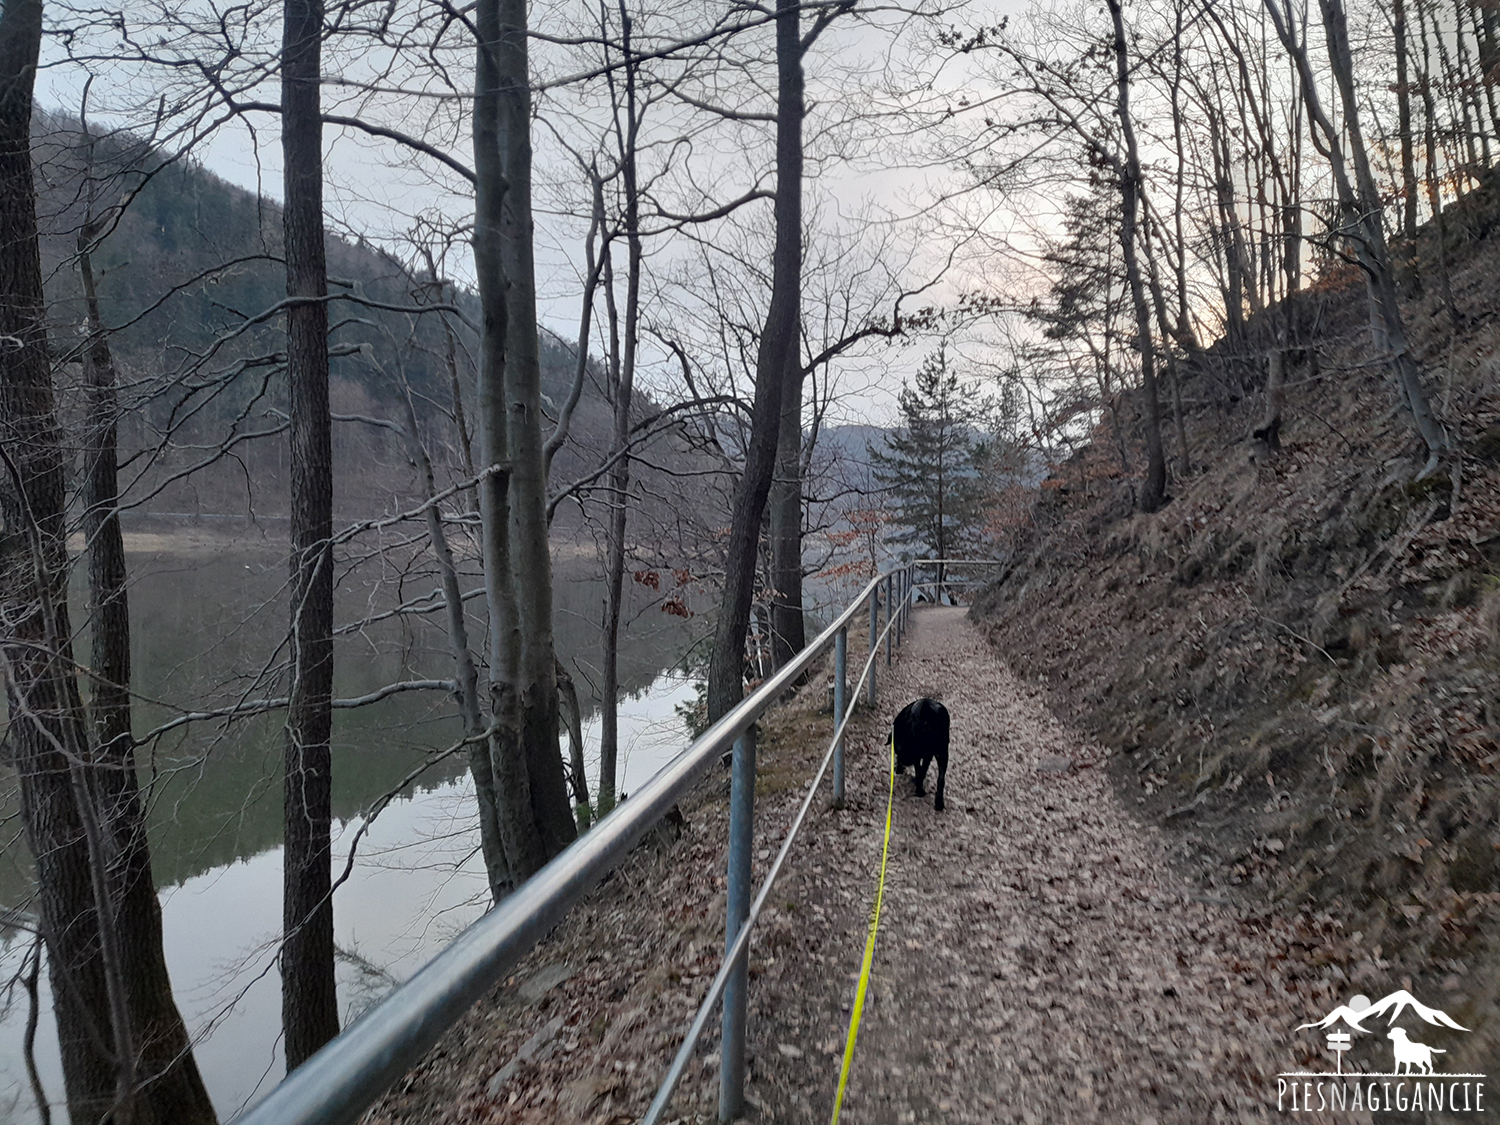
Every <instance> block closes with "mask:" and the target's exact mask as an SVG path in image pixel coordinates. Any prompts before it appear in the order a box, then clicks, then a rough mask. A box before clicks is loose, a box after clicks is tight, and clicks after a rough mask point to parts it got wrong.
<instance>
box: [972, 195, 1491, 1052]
mask: <svg viewBox="0 0 1500 1125" xmlns="http://www.w3.org/2000/svg"><path fill="white" fill-rule="evenodd" d="M1444 219H1445V221H1446V237H1447V240H1448V241H1447V246H1446V252H1447V255H1448V263H1449V265H1450V267H1451V269H1452V284H1451V292H1452V294H1453V298H1454V300H1455V302H1456V304H1457V306H1458V314H1459V317H1460V321H1459V323H1460V325H1461V327H1460V328H1459V330H1458V331H1457V332H1455V331H1453V328H1452V321H1450V319H1449V317H1448V315H1447V309H1446V307H1445V305H1444V298H1443V296H1442V295H1441V294H1439V293H1437V292H1435V291H1434V290H1435V289H1436V286H1435V285H1433V284H1432V281H1431V279H1432V276H1433V273H1434V266H1435V261H1434V259H1435V255H1434V254H1433V253H1432V250H1431V248H1432V247H1433V245H1434V239H1433V235H1434V231H1433V230H1432V228H1431V227H1430V226H1429V227H1424V228H1423V229H1422V230H1421V232H1420V252H1419V247H1418V245H1414V244H1413V243H1411V242H1405V243H1397V244H1396V246H1395V247H1394V248H1393V249H1394V250H1395V252H1396V253H1398V254H1401V255H1404V257H1405V261H1406V262H1407V266H1406V269H1405V273H1404V285H1403V287H1402V299H1403V306H1404V308H1405V310H1406V311H1407V314H1408V315H1409V317H1410V321H1409V323H1410V325H1411V334H1412V340H1413V344H1414V347H1415V348H1416V350H1417V352H1418V353H1419V354H1420V355H1421V357H1422V361H1423V363H1424V364H1425V365H1426V366H1427V368H1428V370H1429V371H1431V372H1432V373H1433V381H1434V387H1435V391H1436V393H1437V394H1438V395H1440V397H1441V402H1442V404H1443V412H1444V416H1445V417H1446V418H1447V419H1448V420H1449V425H1450V427H1451V433H1452V438H1453V443H1454V449H1455V457H1454V460H1453V463H1452V466H1451V470H1448V471H1444V472H1442V473H1438V474H1434V475H1432V476H1429V477H1427V478H1426V479H1420V480H1414V479H1413V477H1414V473H1413V469H1412V465H1413V458H1414V455H1417V454H1419V452H1420V451H1419V450H1418V449H1417V448H1415V443H1414V438H1413V435H1412V432H1411V430H1410V428H1409V427H1408V425H1407V424H1406V423H1405V421H1404V420H1403V418H1402V416H1401V413H1400V412H1399V411H1398V410H1397V408H1396V407H1395V406H1394V405H1393V401H1392V397H1391V394H1390V391H1389V387H1390V375H1389V373H1388V370H1387V368H1386V367H1385V365H1384V364H1383V363H1382V362H1381V356H1380V354H1379V352H1378V351H1376V350H1375V349H1373V348H1372V346H1371V343H1370V336H1369V333H1368V320H1367V317H1368V312H1367V309H1368V298H1367V294H1366V291H1365V286H1364V284H1363V281H1362V280H1361V277H1360V275H1359V273H1358V272H1357V271H1355V270H1353V269H1351V268H1348V267H1336V268H1331V269H1328V270H1326V271H1325V272H1324V273H1323V275H1322V276H1321V277H1319V278H1318V279H1317V280H1316V281H1314V282H1313V284H1311V285H1310V286H1309V287H1308V288H1307V290H1306V291H1304V292H1302V293H1299V294H1298V295H1297V296H1296V297H1294V298H1292V299H1290V300H1289V301H1287V302H1285V303H1284V304H1283V305H1278V306H1274V307H1272V308H1268V309H1267V310H1265V312H1264V313H1262V314H1260V315H1259V316H1256V317H1252V318H1250V319H1249V321H1248V322H1247V323H1246V324H1245V326H1244V329H1243V332H1242V333H1238V334H1236V335H1233V336H1226V337H1224V338H1222V339H1220V340H1218V341H1216V342H1215V343H1214V344H1213V345H1212V346H1211V347H1209V348H1208V349H1207V350H1206V355H1205V357H1204V361H1203V363H1202V364H1200V365H1195V366H1192V367H1188V368H1186V369H1185V370H1184V374H1183V384H1182V396H1183V403H1184V406H1185V419H1184V420H1185V423H1186V429H1187V437H1188V443H1189V448H1190V449H1191V451H1192V461H1193V466H1192V473H1191V475H1189V476H1187V477H1185V478H1183V479H1180V480H1178V481H1177V482H1175V483H1174V484H1173V486H1172V487H1171V489H1170V491H1169V495H1170V500H1169V502H1168V503H1167V505H1166V506H1165V507H1164V508H1163V510H1162V511H1161V512H1159V513H1157V514H1156V515H1152V516H1143V515H1140V514H1137V512H1136V511H1135V503H1134V495H1135V491H1136V489H1137V488H1138V486H1139V485H1138V480H1137V479H1136V478H1135V476H1134V474H1133V472H1130V471H1127V469H1126V468H1124V467H1122V464H1121V457H1122V450H1125V451H1127V453H1126V455H1127V456H1128V457H1129V458H1130V460H1129V462H1128V464H1129V465H1130V466H1132V467H1133V466H1135V465H1138V464H1139V457H1140V452H1141V444H1140V440H1139V430H1138V428H1137V425H1136V423H1137V422H1138V414H1136V413H1135V412H1136V410H1137V409H1138V406H1139V402H1138V400H1136V399H1133V398H1132V399H1129V400H1128V401H1127V402H1126V404H1125V406H1124V409H1123V411H1122V413H1121V415H1119V418H1120V422H1119V423H1118V424H1113V423H1111V422H1109V421H1106V422H1105V423H1104V424H1102V425H1100V426H1099V427H1098V428H1097V429H1095V430H1094V431H1093V434H1092V435H1091V440H1090V441H1089V442H1088V443H1087V444H1085V445H1083V446H1082V447H1081V448H1080V449H1078V451H1077V452H1076V453H1075V454H1074V455H1073V456H1072V457H1071V458H1070V459H1069V460H1067V461H1066V462H1065V463H1063V464H1060V465H1059V466H1057V468H1056V469H1055V471H1054V473H1053V475H1052V476H1051V477H1049V479H1047V480H1046V481H1045V482H1044V483H1043V485H1042V498H1041V500H1040V501H1039V502H1038V504H1037V505H1036V507H1035V509H1034V512H1033V514H1032V516H1033V518H1032V519H1031V520H1030V521H1029V522H1027V523H1026V524H1025V526H1023V527H1021V528H1018V529H1016V530H1015V532H1014V535H1015V539H1014V547H1013V552H1012V555H1011V560H1010V562H1009V564H1008V565H1007V566H1006V568H1005V570H1004V573H1003V577H1001V578H1000V579H999V580H998V581H997V582H996V583H995V584H994V585H992V586H991V587H989V588H988V589H987V590H986V591H985V593H984V594H983V596H982V597H981V598H980V600H979V601H978V602H977V603H976V605H975V607H974V609H973V615H974V616H975V617H976V618H977V619H979V620H980V621H982V622H983V623H984V624H985V625H986V627H987V628H988V629H989V631H990V636H991V638H992V640H993V642H994V644H995V645H996V646H997V648H998V649H999V651H1000V652H1001V653H1002V654H1003V655H1004V656H1005V657H1006V659H1007V660H1009V661H1011V662H1012V665H1013V666H1015V667H1027V668H1030V669H1032V670H1033V672H1034V674H1035V675H1036V676H1037V677H1038V678H1039V679H1040V681H1041V682H1042V683H1043V684H1044V685H1045V687H1046V690H1047V693H1048V698H1049V699H1050V700H1051V702H1052V704H1053V706H1054V707H1055V708H1057V709H1058V710H1059V711H1060V712H1062V713H1064V714H1066V715H1069V716H1071V717H1074V718H1075V719H1077V720H1078V721H1080V722H1081V723H1083V724H1084V725H1085V726H1086V728H1087V729H1089V730H1090V731H1092V732H1094V733H1096V734H1097V735H1098V736H1099V737H1100V738H1101V739H1102V740H1103V741H1104V742H1105V744H1106V745H1108V746H1109V747H1111V748H1112V749H1113V750H1114V751H1115V754H1114V756H1113V758H1112V759H1111V761H1110V769H1111V771H1112V773H1113V776H1114V778H1115V781H1116V784H1117V787H1118V789H1119V791H1120V792H1121V793H1122V795H1123V797H1124V799H1125V801H1126V803H1127V805H1134V806H1137V807H1138V808H1139V809H1140V811H1141V814H1142V815H1143V816H1147V817H1150V818H1151V819H1154V820H1157V821H1159V822H1161V823H1163V824H1164V825H1166V826H1167V827H1168V828H1169V829H1170V830H1171V831H1172V832H1173V834H1174V836H1175V837H1176V839H1177V840H1178V842H1179V845H1180V853H1179V854H1180V857H1181V858H1182V859H1183V860H1184V861H1185V863H1186V864H1187V866H1188V867H1189V868H1190V870H1192V871H1193V872H1194V877H1195V878H1196V879H1198V880H1199V881H1201V883H1202V885H1203V886H1204V887H1206V888H1208V889H1209V890H1210V893H1213V894H1220V895H1234V896H1246V897H1248V898H1250V899H1251V900H1253V901H1256V902H1272V903H1276V904H1278V906H1279V907H1280V908H1282V909H1284V910H1287V911H1289V912H1292V913H1298V912H1305V913H1306V914H1307V915H1308V916H1309V917H1310V918H1311V919H1313V920H1314V923H1313V926H1312V929H1311V933H1312V934H1314V935H1315V937H1314V938H1313V939H1310V940H1312V941H1313V942H1314V948H1311V949H1310V950H1309V952H1310V953H1311V954H1312V955H1313V957H1314V959H1315V960H1316V961H1317V962H1318V963H1320V964H1322V965H1324V966H1326V968H1325V969H1324V970H1323V971H1333V972H1336V973H1338V974H1340V975H1341V978H1342V979H1344V980H1347V982H1348V985H1349V986H1350V987H1351V988H1353V989H1378V988H1380V987H1381V983H1380V982H1381V981H1383V980H1384V979H1386V978H1387V977H1391V976H1398V977H1399V976H1406V977H1410V978H1411V979H1413V980H1414V981H1416V982H1417V984H1416V985H1415V986H1414V987H1418V988H1420V989H1423V990H1425V992H1424V994H1425V995H1433V996H1438V997H1441V999H1442V1002H1443V1003H1444V1006H1445V1007H1446V1008H1447V1009H1448V1010H1449V1011H1451V1012H1453V1013H1455V1015H1456V1017H1457V1018H1458V1019H1459V1020H1460V1021H1461V1022H1463V1023H1464V1025H1465V1026H1468V1027H1477V1028H1482V1029H1483V1030H1484V1032H1485V1034H1484V1035H1483V1036H1474V1037H1470V1038H1469V1039H1467V1040H1466V1041H1465V1043H1464V1044H1463V1050H1464V1054H1463V1055H1462V1057H1461V1058H1460V1059H1458V1060H1456V1061H1457V1062H1460V1063H1464V1064H1466V1065H1467V1068H1469V1069H1474V1068H1478V1069H1483V1066H1484V1065H1485V1064H1486V1063H1487V1062H1489V1061H1490V1060H1492V1059H1493V1058H1494V1057H1495V1052H1496V1045H1497V1042H1500V1024H1497V1022H1496V1019H1495V1015H1494V1013H1495V1010H1496V1007H1495V1006H1496V1000H1497V997H1500V944H1497V942H1496V934H1497V933H1500V929H1497V922H1500V785H1497V772H1496V771H1497V767H1500V578H1497V575H1500V327H1497V324H1496V321H1495V311H1496V309H1495V290H1494V278H1495V276H1496V273H1497V271H1500V237H1497V235H1500V178H1497V177H1496V176H1495V175H1494V174H1493V173H1490V174H1489V175H1488V176H1487V177H1486V179H1485V180H1484V182H1483V183H1482V185H1480V186H1479V187H1477V188H1476V189H1475V190H1474V191H1472V192H1471V193H1470V194H1469V195H1467V196H1466V198H1465V199H1464V200H1463V202H1462V203H1461V204H1457V205H1452V206H1450V207H1449V208H1448V209H1447V211H1446V212H1445V215H1444ZM1424 281H1425V282H1426V284H1423V283H1422V282H1424ZM1283 317H1288V318H1289V319H1290V320H1291V321H1292V322H1293V323H1295V324H1296V325H1298V328H1297V330H1296V335H1295V337H1294V339H1293V341H1292V342H1293V346H1294V347H1296V348H1298V349H1300V362H1299V363H1298V364H1297V366H1296V368H1295V369H1294V373H1293V374H1292V375H1291V376H1290V377H1289V378H1288V380H1287V385H1286V400H1285V412H1284V420H1283V425H1282V430H1281V451H1280V453H1279V455H1276V456H1271V455H1269V454H1268V453H1267V451H1266V449H1265V448H1264V446H1263V445H1261V444H1259V443H1258V442H1257V440H1256V437H1255V435H1254V434H1253V431H1254V430H1255V429H1256V428H1257V426H1258V425H1259V422H1260V419H1261V417H1262V414H1263V410H1264V404H1263V399H1262V396H1261V395H1260V393H1259V391H1260V385H1261V383H1262V381H1263V379H1264V373H1263V368H1262V367H1261V366H1260V364H1259V363H1258V362H1256V353H1257V352H1258V351H1259V350H1260V349H1263V348H1265V347H1267V346H1268V345H1269V343H1270V341H1271V340H1272V339H1273V335H1274V332H1275V327H1276V325H1277V323H1278V322H1279V321H1280V320H1281V318H1283ZM1417 459H1418V460H1420V457H1417Z"/></svg>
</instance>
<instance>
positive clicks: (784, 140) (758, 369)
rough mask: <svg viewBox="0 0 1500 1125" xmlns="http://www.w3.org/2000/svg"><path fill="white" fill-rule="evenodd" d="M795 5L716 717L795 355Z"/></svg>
mask: <svg viewBox="0 0 1500 1125" xmlns="http://www.w3.org/2000/svg"><path fill="white" fill-rule="evenodd" d="M800 27H801V9H800V8H799V7H798V6H797V5H796V4H788V5H786V6H785V7H783V8H781V9H780V10H779V11H778V12H777V13H776V74H777V85H776V96H777V103H776V249H775V251H774V254H773V258H772V274H771V305H770V308H769V309H767V310H766V322H765V325H764V326H763V327H762V329H761V333H760V345H759V348H758V350H757V352H756V356H755V398H754V402H753V404H752V407H751V412H752V416H751V429H750V444H749V447H748V449H747V450H746V452H745V471H744V474H743V475H742V476H741V477H740V482H739V487H738V488H736V490H735V499H734V511H733V512H732V513H731V516H730V525H729V546H728V550H727V552H726V555H725V560H724V600H723V604H722V605H721V607H720V609H719V621H718V625H717V627H716V628H715V630H714V644H713V652H712V655H711V657H710V660H709V668H708V717H709V720H710V721H711V722H712V721H716V720H718V719H719V718H720V717H721V716H723V715H724V713H725V712H727V711H728V710H729V709H730V708H731V707H733V706H734V705H735V704H737V703H739V701H740V699H741V698H742V697H743V695H744V691H745V632H746V630H747V629H748V628H749V626H750V602H751V599H752V597H753V595H754V591H755V565H756V554H757V552H756V544H757V542H758V541H759V538H760V525H761V519H762V517H763V516H764V514H765V509H766V497H767V495H768V494H769V492H770V490H771V478H772V476H773V475H774V473H775V470H776V444H777V436H778V433H779V431H780V428H781V405H782V395H783V389H784V388H785V386H786V373H787V368H788V367H789V366H790V365H792V364H794V363H795V362H796V355H797V309H798V305H799V302H800V288H801V276H802V114H803V108H802V44H801V42H800V40H799V31H800Z"/></svg>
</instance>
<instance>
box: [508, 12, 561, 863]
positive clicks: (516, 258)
mask: <svg viewBox="0 0 1500 1125" xmlns="http://www.w3.org/2000/svg"><path fill="white" fill-rule="evenodd" d="M500 8H501V22H502V32H501V37H500V47H499V55H500V65H501V69H502V81H501V85H500V90H501V97H500V104H501V129H500V135H501V158H502V160H503V161H504V175H505V179H506V182H507V184H508V185H509V187H508V190H507V191H506V193H505V198H504V206H503V208H502V210H501V223H502V232H503V237H502V242H501V247H502V250H501V253H502V260H503V268H504V269H505V274H506V282H507V284H506V300H507V302H508V303H509V305H510V311H509V314H508V317H507V327H508V332H509V337H508V339H507V341H506V355H505V395H506V399H507V406H508V412H509V421H510V454H511V475H510V488H511V508H510V535H511V544H512V551H513V556H512V557H513V560H514V564H515V585H516V602H517V606H518V608H519V610H520V624H521V679H520V682H519V684H518V687H519V691H520V697H521V737H522V745H523V746H524V747H525V751H526V767H527V773H528V775H529V777H530V779H531V808H532V815H533V817H534V818H535V819H536V824H537V829H538V831H539V832H540V834H541V838H542V842H543V847H544V849H545V853H546V856H547V858H549V859H550V858H551V857H552V856H554V855H556V854H557V853H558V852H560V851H562V850H563V848H565V847H567V846H568V845H569V844H571V843H572V842H573V840H574V838H575V837H576V835H577V831H576V829H575V827H574V823H573V809H572V806H571V805H570V803H569V801H568V791H567V781H566V778H565V776H564V773H563V762H562V750H561V745H560V743H559V740H558V733H559V732H558V698H557V653H556V646H555V644H554V642H553V632H552V554H551V552H550V550H549V549H548V543H547V468H546V457H545V453H544V449H543V437H542V422H543V417H542V366H541V349H540V345H539V342H538V337H537V323H536V278H535V267H534V263H533V257H532V219H531V87H530V76H529V72H528V64H527V44H526V15H527V5H526V0H502V3H501V5H500Z"/></svg>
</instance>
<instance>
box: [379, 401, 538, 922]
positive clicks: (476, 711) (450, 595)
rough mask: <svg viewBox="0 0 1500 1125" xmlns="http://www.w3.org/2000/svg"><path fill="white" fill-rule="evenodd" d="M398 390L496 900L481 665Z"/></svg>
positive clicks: (496, 847) (501, 869)
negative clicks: (423, 505)
mask: <svg viewBox="0 0 1500 1125" xmlns="http://www.w3.org/2000/svg"><path fill="white" fill-rule="evenodd" d="M398 390H399V391H400V392H401V401H402V403H403V405H404V406H405V408H406V431H407V448H408V451H409V452H410V455H411V459H412V461H413V463H414V464H416V466H417V468H418V470H419V471H420V472H421V474H422V485H423V489H424V494H423V499H424V500H426V501H427V502H428V504H427V538H428V539H430V540H431V541H432V553H433V555H434V556H435V558H436V559H437V564H438V573H439V574H440V575H441V576H442V581H443V609H444V612H445V613H446V615H447V618H448V649H449V651H450V652H452V654H453V666H454V671H455V672H456V673H457V683H458V703H459V709H460V710H461V711H462V713H463V719H464V734H465V735H466V736H467V737H468V738H469V739H470V742H469V775H470V776H471V777H472V778H473V779H474V800H475V804H476V805H477V806H478V810H479V849H480V852H481V854H482V855H483V856H484V870H485V874H486V876H487V877H488V879H489V885H490V898H491V899H492V901H494V902H499V901H500V899H502V898H503V897H504V896H505V894H506V892H507V891H508V890H509V889H510V869H509V867H508V865H507V863H506V859H505V848H504V845H503V844H502V842H501V839H500V821H499V816H498V814H497V812H496V798H495V775H494V770H493V769H492V767H491V765H490V748H489V740H488V738H487V737H486V728H485V723H484V712H483V708H482V706H481V705H480V702H479V669H478V668H477V667H476V666H475V664H474V654H473V651H472V650H471V649H470V647H469V626H468V621H467V620H466V618H465V616H464V599H463V588H462V587H461V586H460V585H459V582H458V565H457V563H455V562H454V559H453V548H452V547H451V546H450V545H449V543H448V533H447V532H446V531H445V530H444V528H443V512H442V507H441V506H440V505H439V504H437V503H436V502H435V501H434V499H433V498H434V497H435V496H436V495H437V477H436V474H434V472H433V469H432V458H431V457H430V456H428V454H427V447H426V446H425V445H424V444H423V443H422V437H421V434H420V432H419V431H418V429H417V410H416V406H415V404H414V403H413V402H412V394H411V386H410V384H407V383H405V381H404V380H403V385H402V386H401V387H399V388H398Z"/></svg>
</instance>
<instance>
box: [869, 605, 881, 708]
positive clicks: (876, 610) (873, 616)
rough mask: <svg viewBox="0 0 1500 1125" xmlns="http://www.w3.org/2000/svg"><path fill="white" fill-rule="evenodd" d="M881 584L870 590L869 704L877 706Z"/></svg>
mask: <svg viewBox="0 0 1500 1125" xmlns="http://www.w3.org/2000/svg"><path fill="white" fill-rule="evenodd" d="M879 622H880V584H879V583H878V582H877V583H876V584H875V588H874V589H873V590H871V591H870V690H869V704H870V706H871V707H874V706H875V654H876V652H878V651H879V650H878V649H877V648H876V647H875V638H876V637H878V636H879V635H880V629H879Z"/></svg>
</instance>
